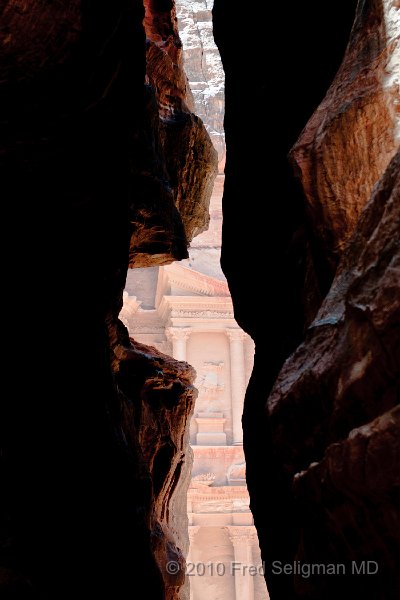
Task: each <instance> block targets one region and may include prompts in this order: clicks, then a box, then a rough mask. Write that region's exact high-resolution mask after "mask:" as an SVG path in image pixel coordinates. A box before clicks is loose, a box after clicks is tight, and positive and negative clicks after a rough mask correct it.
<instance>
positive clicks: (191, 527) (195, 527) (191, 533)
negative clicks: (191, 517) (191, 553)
mask: <svg viewBox="0 0 400 600" xmlns="http://www.w3.org/2000/svg"><path fill="white" fill-rule="evenodd" d="M199 529H200V525H189V541H190V543H191V544H193V540H194V538H195V537H196V535H197V534H198V533H199Z"/></svg>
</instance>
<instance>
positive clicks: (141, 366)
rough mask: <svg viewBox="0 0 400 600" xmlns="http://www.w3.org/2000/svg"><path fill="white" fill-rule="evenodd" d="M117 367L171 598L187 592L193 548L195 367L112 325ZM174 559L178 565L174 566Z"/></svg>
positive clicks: (128, 432) (154, 548) (126, 423)
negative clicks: (190, 492)
mask: <svg viewBox="0 0 400 600" xmlns="http://www.w3.org/2000/svg"><path fill="white" fill-rule="evenodd" d="M110 339H111V348H112V367H113V372H114V374H115V378H116V383H117V386H118V394H119V399H120V404H121V407H122V431H123V434H124V438H125V440H126V442H127V445H128V447H129V448H130V450H131V452H132V454H133V455H134V456H136V457H138V460H137V463H138V464H137V467H136V471H135V476H136V477H137V478H138V480H139V484H138V489H140V488H142V489H144V490H146V492H147V494H146V495H147V497H144V498H142V507H143V509H144V510H145V511H146V513H145V515H144V516H145V520H146V524H147V526H148V529H149V532H150V537H149V544H150V548H151V552H152V554H153V555H154V557H155V559H156V562H157V565H158V568H159V571H160V573H161V576H162V578H163V583H164V596H163V597H164V598H165V600H174V599H177V598H178V597H179V598H183V597H184V595H183V591H182V590H181V588H183V586H184V584H185V556H186V554H187V551H188V542H189V540H188V535H187V528H188V519H187V509H186V495H187V488H188V487H189V484H190V475H191V466H192V453H191V451H190V448H189V423H190V418H191V416H192V412H193V407H194V400H195V398H196V395H197V390H196V389H195V388H194V386H193V382H194V380H195V377H196V373H195V370H194V369H193V367H191V366H190V365H188V364H187V363H185V362H178V361H176V360H174V359H173V358H171V357H170V356H167V355H165V354H161V353H160V352H158V351H157V350H156V349H155V348H152V347H148V346H144V345H143V344H139V343H138V342H135V340H133V339H130V338H129V336H128V333H127V330H126V329H125V326H124V325H122V323H121V322H117V329H116V328H115V326H113V325H111V328H110ZM168 561H171V562H172V563H173V565H176V566H177V568H176V570H175V571H174V570H173V569H172V571H171V572H170V569H169V568H168V566H167V563H168Z"/></svg>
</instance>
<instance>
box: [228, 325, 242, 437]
mask: <svg viewBox="0 0 400 600" xmlns="http://www.w3.org/2000/svg"><path fill="white" fill-rule="evenodd" d="M226 334H227V336H228V338H229V345H230V362H231V398H232V421H233V443H234V444H236V445H239V444H243V429H242V414H243V403H244V396H245V393H246V371H245V364H244V347H243V341H244V336H245V333H244V332H243V331H242V330H241V329H227V330H226Z"/></svg>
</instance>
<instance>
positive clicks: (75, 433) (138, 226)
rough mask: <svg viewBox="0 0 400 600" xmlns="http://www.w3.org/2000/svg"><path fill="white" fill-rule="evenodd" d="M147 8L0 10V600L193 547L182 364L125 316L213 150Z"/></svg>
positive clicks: (179, 222)
mask: <svg viewBox="0 0 400 600" xmlns="http://www.w3.org/2000/svg"><path fill="white" fill-rule="evenodd" d="M147 4H148V6H147V7H146V32H145V30H144V27H143V18H144V16H145V10H144V6H143V3H142V2H141V1H140V0H105V1H104V2H90V1H87V0H71V2H68V3H61V2H50V3H49V2H44V1H42V0H28V1H26V2H20V1H18V0H7V1H5V2H2V3H1V7H0V39H1V44H0V45H1V51H0V104H1V108H2V109H1V114H0V176H1V182H2V184H1V185H2V189H1V195H2V206H3V217H4V223H6V227H7V240H8V241H7V248H3V256H5V255H7V260H6V264H5V265H4V282H5V288H6V289H7V290H8V292H7V294H5V297H4V307H3V311H4V312H3V314H4V328H3V342H4V345H5V347H7V355H8V357H7V359H6V360H5V364H4V365H3V366H4V370H5V372H6V373H7V378H8V381H9V384H8V385H9V387H10V389H12V391H11V393H10V394H7V397H6V398H5V402H4V403H2V411H3V409H4V408H5V409H6V410H5V414H4V415H3V414H2V415H1V419H0V423H1V428H2V436H1V444H2V448H1V460H2V480H1V494H0V496H1V503H2V506H1V511H0V527H1V531H0V539H1V543H0V565H1V570H0V596H1V598H2V600H3V599H4V600H7V599H9V598H18V600H19V599H21V600H23V599H24V598H34V599H40V600H64V598H65V599H68V600H70V599H71V598H75V597H78V596H79V597H81V596H83V597H86V598H97V597H106V598H113V599H115V600H117V599H120V598H121V599H122V598H128V597H136V595H137V593H138V592H137V589H138V583H137V582H138V580H139V579H140V588H141V589H145V590H146V594H147V595H148V597H149V598H152V599H153V598H154V599H155V598H159V599H160V600H161V599H164V598H168V599H172V598H177V597H178V594H179V589H180V587H181V585H182V583H183V573H182V569H181V570H180V571H179V573H178V575H177V577H175V578H172V579H169V578H168V576H167V573H166V572H165V562H166V561H167V560H168V559H170V558H173V559H175V558H176V559H177V561H178V563H179V564H180V565H181V567H182V565H183V554H184V553H185V551H186V545H187V543H188V542H187V539H185V537H184V534H183V532H184V530H185V518H186V517H184V519H183V520H182V521H181V523H180V522H179V519H180V516H181V514H182V506H179V493H178V494H176V496H175V495H174V494H175V493H176V491H177V490H179V486H181V487H182V486H183V487H184V485H185V476H184V473H185V470H186V469H187V468H188V466H189V463H190V456H189V458H187V457H186V451H187V447H186V446H187V439H186V433H185V431H186V429H185V428H186V423H187V419H188V418H189V415H190V412H191V409H192V404H193V397H194V391H193V388H192V381H193V377H194V374H193V371H192V370H191V368H190V367H189V366H188V365H186V364H181V363H177V362H176V361H173V360H172V359H170V358H167V357H163V356H161V355H160V354H158V353H157V352H156V351H155V350H152V349H146V348H144V347H142V346H138V345H135V343H134V342H133V341H129V339H128V338H127V334H126V331H125V330H124V328H123V327H122V325H121V324H120V323H118V314H119V310H120V308H121V306H122V290H123V288H124V284H125V279H126V271H127V268H128V263H129V262H130V264H131V265H135V266H138V265H142V266H143V265H149V264H164V263H167V262H171V261H172V260H174V259H179V258H182V257H185V256H186V255H187V240H189V239H191V237H192V236H193V235H194V234H195V233H196V232H197V231H200V230H201V229H202V228H204V227H205V226H206V224H207V222H208V214H207V207H208V201H209V194H210V192H211V189H210V187H211V180H212V178H213V175H214V173H215V171H216V165H217V157H216V153H215V152H214V151H213V150H212V146H211V142H210V140H209V138H208V134H207V133H206V131H205V129H204V127H203V126H202V124H201V121H200V120H199V119H198V118H197V117H195V116H194V115H193V114H192V113H191V112H190V110H189V109H188V107H187V105H186V93H187V88H186V85H187V84H186V78H185V76H184V74H183V71H182V60H181V49H180V42H179V38H178V36H177V33H176V23H175V20H174V10H173V5H172V3H171V2H167V1H164V2H157V3H156V2H148V3H147ZM163 7H164V9H163ZM158 12H160V14H161V13H162V14H163V19H159V18H158V16H157V15H158ZM149 27H150V29H151V31H150V29H149ZM146 34H147V36H148V38H149V39H148V40H147V43H146ZM150 38H151V39H150ZM146 48H147V52H146ZM146 58H147V68H146ZM4 241H5V238H3V242H4ZM183 514H185V512H184V511H183ZM140 593H142V592H140Z"/></svg>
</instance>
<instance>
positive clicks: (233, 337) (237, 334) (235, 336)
mask: <svg viewBox="0 0 400 600" xmlns="http://www.w3.org/2000/svg"><path fill="white" fill-rule="evenodd" d="M225 332H226V335H227V336H228V338H229V340H230V341H231V342H235V341H238V342H240V341H244V340H245V339H246V333H245V332H244V331H243V329H239V328H236V327H235V328H233V327H231V328H229V329H226V330H225Z"/></svg>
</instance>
